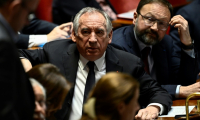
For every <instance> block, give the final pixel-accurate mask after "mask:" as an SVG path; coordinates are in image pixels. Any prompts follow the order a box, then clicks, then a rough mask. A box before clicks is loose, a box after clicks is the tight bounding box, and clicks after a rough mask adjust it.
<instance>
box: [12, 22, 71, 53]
mask: <svg viewBox="0 0 200 120" xmlns="http://www.w3.org/2000/svg"><path fill="white" fill-rule="evenodd" d="M72 29H73V23H72V22H69V23H64V24H62V25H60V26H57V27H55V28H54V29H53V30H52V31H51V32H50V33H48V34H47V35H25V34H19V40H18V41H17V42H16V45H17V47H18V48H19V49H27V48H30V47H35V46H40V45H44V44H45V43H46V42H50V41H53V40H60V39H67V38H69V37H70V35H71V31H72Z"/></svg>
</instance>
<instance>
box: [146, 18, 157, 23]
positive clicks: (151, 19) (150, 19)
mask: <svg viewBox="0 0 200 120" xmlns="http://www.w3.org/2000/svg"><path fill="white" fill-rule="evenodd" d="M147 20H149V21H151V22H153V21H155V19H153V18H150V17H147Z"/></svg>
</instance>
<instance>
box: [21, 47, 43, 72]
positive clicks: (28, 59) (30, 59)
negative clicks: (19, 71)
mask: <svg viewBox="0 0 200 120" xmlns="http://www.w3.org/2000/svg"><path fill="white" fill-rule="evenodd" d="M18 53H19V58H20V59H21V62H22V64H23V67H24V69H25V71H28V70H29V69H31V68H32V66H35V65H37V64H41V63H46V62H47V61H46V56H45V53H44V51H43V49H36V50H26V49H19V50H18Z"/></svg>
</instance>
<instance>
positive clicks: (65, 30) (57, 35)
mask: <svg viewBox="0 0 200 120" xmlns="http://www.w3.org/2000/svg"><path fill="white" fill-rule="evenodd" d="M72 29H73V23H72V22H69V23H64V24H62V25H60V26H57V27H55V28H54V29H53V30H52V31H51V32H50V33H49V34H48V35H47V41H48V42H50V41H53V40H60V39H67V38H68V37H69V36H70V35H71V32H72Z"/></svg>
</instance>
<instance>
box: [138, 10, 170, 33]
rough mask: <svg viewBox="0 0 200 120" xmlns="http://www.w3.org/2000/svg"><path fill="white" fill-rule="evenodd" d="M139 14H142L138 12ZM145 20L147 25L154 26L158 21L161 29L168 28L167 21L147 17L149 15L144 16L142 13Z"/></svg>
mask: <svg viewBox="0 0 200 120" xmlns="http://www.w3.org/2000/svg"><path fill="white" fill-rule="evenodd" d="M138 14H139V15H141V14H140V13H138ZM141 16H142V18H143V20H144V23H145V25H147V26H153V25H154V24H155V23H156V22H157V27H158V29H159V30H163V31H165V30H167V28H168V26H169V24H168V23H167V22H164V21H160V20H158V19H155V18H152V17H147V16H143V15H141Z"/></svg>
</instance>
